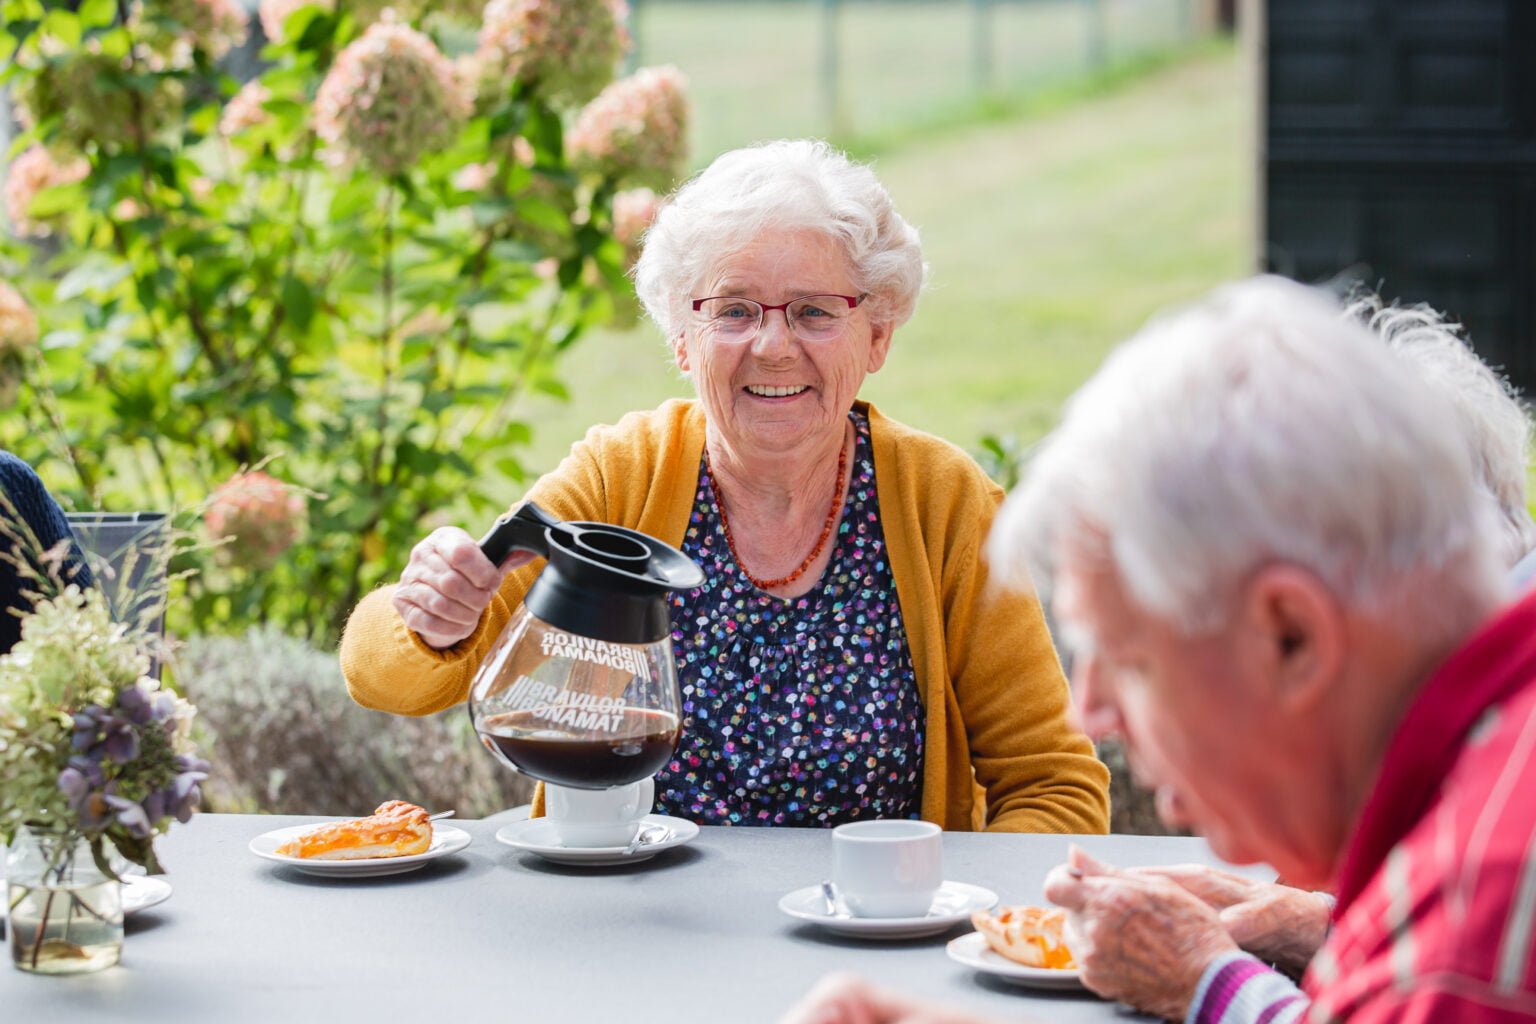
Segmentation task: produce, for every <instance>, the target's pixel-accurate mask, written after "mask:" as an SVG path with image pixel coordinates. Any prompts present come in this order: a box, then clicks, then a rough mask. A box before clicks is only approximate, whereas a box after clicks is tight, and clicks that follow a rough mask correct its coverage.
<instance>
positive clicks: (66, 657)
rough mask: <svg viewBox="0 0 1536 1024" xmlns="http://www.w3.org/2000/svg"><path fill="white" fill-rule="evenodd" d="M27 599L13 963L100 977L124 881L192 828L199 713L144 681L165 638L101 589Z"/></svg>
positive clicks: (4, 823) (1, 736)
mask: <svg viewBox="0 0 1536 1024" xmlns="http://www.w3.org/2000/svg"><path fill="white" fill-rule="evenodd" d="M4 525H9V524H4ZM4 568H6V567H4V566H0V569H4ZM39 582H44V581H39ZM31 596H33V597H34V598H35V600H34V601H33V604H32V608H31V610H30V611H27V612H26V613H25V614H24V615H23V616H22V625H21V640H20V641H19V642H18V643H17V644H16V645H15V647H13V648H12V649H11V650H10V651H9V652H8V653H6V654H3V655H0V840H3V841H4V842H5V843H7V844H8V845H9V847H10V852H9V856H8V857H7V862H6V884H7V906H8V909H9V914H10V922H9V925H8V928H7V931H8V932H9V935H10V944H11V953H12V961H13V963H15V965H16V966H18V967H21V968H23V969H25V970H31V971H39V972H46V973H73V972H77V971H84V970H95V969H99V968H101V967H105V966H108V965H110V964H112V963H116V962H117V960H118V957H119V956H120V954H121V948H122V902H121V900H122V889H121V876H120V873H119V871H120V868H121V867H122V866H123V865H124V862H125V861H126V862H131V863H134V864H138V865H141V866H143V867H144V868H145V869H146V870H147V871H149V872H151V873H158V872H159V871H160V865H159V862H158V861H157V860H156V858H155V848H154V840H155V837H156V836H157V835H159V834H160V833H161V832H163V831H164V830H165V829H166V828H167V827H168V826H169V824H170V822H171V820H172V819H173V818H174V819H176V820H178V821H183V822H185V821H187V820H188V819H189V818H190V817H191V816H192V813H193V811H194V810H195V809H196V808H197V805H198V801H199V798H200V792H199V783H200V782H201V781H202V780H203V779H204V778H206V777H207V770H208V765H207V763H206V762H204V761H202V760H201V759H199V758H198V757H196V756H195V755H194V754H193V752H192V749H191V745H190V728H191V719H192V714H193V709H192V706H191V705H190V704H188V703H187V702H186V701H184V700H182V699H180V698H179V697H177V696H176V695H175V694H173V693H171V692H170V691H169V690H164V689H161V688H160V684H159V683H158V682H157V681H156V680H155V679H153V678H152V677H150V676H149V675H148V672H149V669H150V665H151V658H152V655H153V654H154V653H155V648H156V646H157V644H158V637H156V636H154V635H153V634H152V633H150V632H149V631H147V630H145V629H144V628H142V627H139V626H135V625H133V624H131V623H126V622H122V621H119V620H118V618H116V617H114V615H113V613H112V609H111V608H109V606H108V603H107V599H106V598H105V597H104V596H103V594H102V593H101V592H100V591H99V590H97V589H95V588H94V587H89V586H87V587H82V586H80V585H79V584H78V583H69V584H67V585H64V586H62V587H58V588H57V592H56V594H55V596H53V597H50V598H44V597H43V596H42V595H41V594H33V595H31ZM3 614H12V613H11V612H10V611H9V610H7V611H5V612H3Z"/></svg>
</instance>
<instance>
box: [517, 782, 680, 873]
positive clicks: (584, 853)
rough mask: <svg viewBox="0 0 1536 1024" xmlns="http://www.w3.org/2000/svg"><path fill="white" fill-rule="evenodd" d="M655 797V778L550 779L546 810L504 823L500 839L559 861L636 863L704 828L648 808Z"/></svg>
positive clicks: (571, 862) (601, 863)
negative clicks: (592, 784) (580, 782)
mask: <svg viewBox="0 0 1536 1024" xmlns="http://www.w3.org/2000/svg"><path fill="white" fill-rule="evenodd" d="M655 799H656V784H655V782H654V780H652V779H642V780H640V781H639V782H634V783H631V784H629V785H628V786H616V787H614V788H612V789H570V788H567V787H565V786H551V785H546V786H545V787H544V804H545V812H546V813H545V816H544V817H542V818H527V819H525V820H523V821H515V822H512V823H511V824H509V825H503V826H502V827H501V828H499V829H497V830H496V839H497V841H498V842H502V843H505V844H506V845H508V846H510V847H512V848H513V849H515V850H522V851H525V852H527V853H534V854H537V855H539V856H540V857H543V858H544V859H545V860H548V861H553V862H555V863H557V864H575V865H588V866H592V867H605V866H613V865H617V864H636V863H639V862H640V861H644V860H649V859H650V858H651V857H654V856H656V854H658V853H660V852H662V851H663V850H670V849H673V848H674V847H678V846H682V845H683V844H684V843H688V842H690V841H692V840H693V839H694V838H695V837H697V836H698V834H699V826H697V825H695V824H694V823H693V822H691V821H688V820H686V819H683V818H674V817H671V816H670V815H666V814H648V813H646V812H647V811H648V810H649V808H650V807H651V806H652V804H653V803H654V802H655Z"/></svg>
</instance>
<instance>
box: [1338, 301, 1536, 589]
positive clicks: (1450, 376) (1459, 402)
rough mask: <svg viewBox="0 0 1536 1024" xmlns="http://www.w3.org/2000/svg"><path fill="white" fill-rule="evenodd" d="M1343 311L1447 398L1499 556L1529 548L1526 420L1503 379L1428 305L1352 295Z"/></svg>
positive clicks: (1511, 558)
mask: <svg viewBox="0 0 1536 1024" xmlns="http://www.w3.org/2000/svg"><path fill="white" fill-rule="evenodd" d="M1348 312H1349V313H1350V315H1352V316H1355V317H1357V318H1359V319H1360V320H1361V321H1362V322H1363V323H1365V324H1367V325H1368V326H1369V327H1370V328H1371V330H1372V331H1374V332H1375V333H1376V334H1377V336H1378V337H1380V338H1381V339H1382V340H1383V341H1385V342H1386V343H1387V345H1388V346H1390V347H1391V348H1392V349H1393V350H1394V351H1395V352H1397V353H1398V354H1399V355H1401V356H1402V357H1404V358H1405V359H1407V360H1408V362H1409V363H1410V364H1411V365H1413V366H1414V367H1416V368H1417V370H1418V372H1419V374H1420V376H1422V377H1423V378H1424V380H1425V381H1426V382H1427V383H1428V384H1429V385H1430V387H1432V388H1435V389H1436V390H1437V391H1439V392H1441V393H1442V394H1443V395H1444V396H1445V398H1446V399H1447V400H1448V401H1449V402H1450V403H1451V407H1452V409H1454V410H1455V413H1456V418H1457V420H1458V421H1460V424H1461V433H1462V436H1463V438H1464V439H1465V440H1466V443H1467V450H1468V451H1469V452H1470V454H1471V456H1472V468H1473V469H1474V470H1475V471H1476V473H1477V483H1478V488H1479V489H1480V490H1481V491H1482V492H1483V494H1484V496H1485V497H1486V498H1487V499H1488V500H1489V501H1491V502H1493V504H1494V507H1495V508H1496V509H1497V510H1498V513H1499V526H1500V537H1501V539H1502V544H1501V546H1500V554H1501V556H1502V558H1503V561H1504V564H1505V565H1514V564H1515V563H1516V562H1518V561H1519V560H1520V559H1521V558H1522V557H1524V556H1525V554H1526V552H1528V551H1530V550H1531V549H1532V548H1536V522H1532V520H1531V509H1530V505H1529V504H1528V503H1527V501H1526V483H1527V477H1526V473H1527V467H1528V466H1529V465H1530V457H1531V420H1530V415H1529V413H1528V411H1527V409H1526V407H1525V405H1524V404H1523V403H1522V402H1521V401H1520V398H1519V396H1518V395H1517V393H1516V392H1515V389H1514V387H1513V386H1512V385H1511V384H1510V383H1509V380H1508V379H1507V378H1505V377H1504V376H1502V375H1501V374H1499V373H1496V372H1495V371H1494V370H1493V368H1492V367H1490V366H1489V365H1488V364H1487V363H1485V362H1483V361H1482V360H1481V359H1479V358H1478V357H1477V353H1475V352H1473V351H1472V349H1471V348H1470V347H1468V345H1467V343H1466V342H1465V341H1463V340H1462V338H1461V336H1460V334H1459V333H1458V331H1459V327H1458V325H1456V324H1452V323H1449V322H1447V321H1446V320H1445V318H1444V317H1442V316H1441V315H1440V314H1439V313H1437V312H1435V311H1434V310H1433V309H1431V308H1430V307H1428V306H1413V307H1409V308H1399V307H1396V306H1383V305H1382V303H1381V300H1380V299H1379V298H1377V297H1375V296H1365V295H1362V296H1359V297H1357V298H1356V299H1355V300H1354V301H1353V302H1351V303H1350V306H1349V310H1348Z"/></svg>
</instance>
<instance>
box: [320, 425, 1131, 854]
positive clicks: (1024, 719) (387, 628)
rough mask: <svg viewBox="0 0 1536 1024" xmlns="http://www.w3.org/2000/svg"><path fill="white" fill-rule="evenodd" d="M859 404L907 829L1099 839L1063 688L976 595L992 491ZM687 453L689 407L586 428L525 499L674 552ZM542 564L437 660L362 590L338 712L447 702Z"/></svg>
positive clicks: (695, 459) (1008, 601)
mask: <svg viewBox="0 0 1536 1024" xmlns="http://www.w3.org/2000/svg"><path fill="white" fill-rule="evenodd" d="M860 408H861V409H863V410H864V411H866V412H867V414H868V416H869V423H870V439H871V443H872V446H873V450H874V459H875V485H876V489H877V497H878V500H879V507H880V521H881V527H882V529H883V530H884V532H885V541H886V548H887V550H888V551H889V552H890V557H891V569H892V573H893V575H894V576H895V579H896V593H897V599H898V600H899V601H900V602H901V614H902V617H903V619H904V620H905V623H906V630H907V643H908V645H909V646H910V648H911V652H912V666H913V668H914V670H915V672H916V676H917V684H918V688H919V690H920V691H921V694H922V700H923V708H924V743H925V746H926V750H925V753H924V758H923V762H924V763H923V797H922V815H923V817H924V818H925V819H927V820H929V821H933V822H936V823H938V824H939V825H941V826H943V827H944V828H946V829H950V830H960V831H965V830H969V829H970V828H971V827H972V825H973V821H976V822H979V821H980V820H981V818H982V816H983V813H984V815H985V821H986V827H987V828H988V829H989V830H997V831H1010V832H1084V833H1088V832H1099V833H1102V832H1105V831H1106V830H1107V829H1108V825H1109V772H1108V770H1107V769H1106V768H1105V767H1104V765H1103V764H1102V763H1101V762H1100V761H1099V760H1098V759H1097V758H1096V757H1095V756H1094V753H1093V747H1092V745H1091V744H1090V743H1089V742H1088V739H1087V738H1086V737H1085V736H1083V734H1082V733H1081V732H1079V731H1077V730H1076V729H1075V728H1074V727H1073V726H1072V724H1071V722H1070V720H1069V718H1068V706H1069V696H1068V691H1067V684H1066V680H1065V679H1064V678H1063V676H1062V673H1061V666H1060V663H1059V662H1058V661H1057V658H1056V652H1055V649H1054V648H1053V647H1052V646H1051V641H1050V637H1049V635H1048V633H1047V631H1046V627H1045V621H1044V618H1043V616H1042V615H1041V612H1040V606H1039V604H1038V603H1037V602H1036V601H1035V600H1033V599H1032V598H1028V597H1025V596H1022V595H1019V594H1014V593H1008V592H1005V591H1003V590H1002V588H1000V587H998V586H995V585H992V584H989V582H988V577H987V571H986V567H985V564H984V563H983V560H982V554H981V544H982V540H983V538H984V537H985V536H986V533H987V530H988V529H989V528H990V526H991V525H992V519H993V516H994V515H995V513H996V511H997V506H998V503H999V502H1000V501H1001V499H1002V490H1001V489H1000V488H999V487H998V486H997V485H996V484H995V483H993V482H992V481H991V480H989V479H988V478H987V476H986V474H985V473H983V472H982V470H981V467H980V466H978V465H977V464H976V462H975V460H973V459H972V458H971V457H970V456H969V455H967V454H965V452H963V451H961V450H960V449H959V448H957V447H955V446H954V445H951V444H949V443H948V442H946V441H942V440H940V439H939V438H936V437H933V436H932V435H929V434H924V433H922V432H920V431H916V430H913V429H911V428H910V427H906V426H903V425H901V424H899V423H896V422H895V421H893V420H890V419H887V418H886V417H885V416H883V415H881V414H880V413H879V412H878V411H877V410H876V409H874V408H873V407H872V406H868V405H865V404H863V403H860ZM703 448H704V415H703V411H702V410H701V409H700V407H699V405H698V403H697V402H694V401H684V400H673V401H669V402H666V403H665V404H663V405H662V406H661V407H660V408H658V409H655V410H653V411H650V412H638V413H630V414H629V415H627V416H625V417H624V418H623V419H622V420H620V421H619V423H618V424H617V425H616V426H600V427H594V428H593V429H592V430H591V431H590V432H588V434H587V436H586V438H585V440H583V441H582V442H580V443H579V444H577V445H575V446H574V447H573V448H572V449H571V454H570V455H568V456H567V457H566V458H565V460H564V461H563V462H562V463H561V464H560V466H559V467H558V468H557V469H556V470H555V471H554V472H553V473H550V474H548V475H546V476H544V477H543V478H541V479H540V480H539V481H538V482H537V483H536V484H534V486H533V488H532V489H531V490H530V491H529V492H528V497H529V498H532V499H533V500H534V501H536V502H538V503H539V504H540V505H541V506H543V507H544V508H545V509H546V510H548V511H549V512H550V513H551V514H553V515H555V516H557V517H558V518H561V519H585V520H592V521H596V522H604V523H613V524H616V525H620V526H628V527H631V528H634V529H637V530H640V531H642V532H644V533H647V534H650V535H651V536H653V537H657V538H659V539H661V540H664V541H666V542H667V543H669V544H673V545H680V544H681V543H682V540H683V535H684V532H685V531H686V529H687V526H688V518H689V515H690V513H691V512H692V508H693V499H694V494H695V491H696V489H697V485H698V474H699V460H700V457H701V454H702V452H703ZM542 567H543V563H542V562H535V563H534V564H533V565H530V566H527V567H525V568H523V569H519V570H517V571H516V572H513V573H509V574H508V575H507V578H506V579H505V580H504V581H503V582H502V586H501V591H500V593H499V594H498V595H497V596H496V597H495V598H494V599H493V600H492V601H491V605H490V607H489V608H488V609H487V610H486V612H485V614H484V615H482V616H481V619H480V623H479V625H478V626H477V627H476V628H475V631H474V633H472V634H471V635H470V636H468V637H466V638H465V639H464V640H463V641H461V642H460V643H459V644H458V645H456V646H455V647H452V648H450V649H448V650H446V651H435V650H433V649H432V648H430V647H428V646H426V644H424V643H422V641H421V639H420V638H419V637H417V636H416V634H415V633H413V632H411V631H410V630H408V629H406V628H405V625H404V623H402V622H401V620H400V616H399V615H398V614H397V613H396V612H395V610H394V606H393V605H392V604H391V602H390V596H391V592H392V591H393V589H394V588H393V587H392V586H390V587H384V588H381V589H379V590H376V591H374V592H373V593H371V594H369V595H368V596H367V597H365V598H364V599H363V600H362V601H361V602H360V603H359V604H358V606H357V609H356V610H355V611H354V612H353V613H352V617H351V619H350V621H348V623H347V629H346V633H345V635H344V636H343V637H342V641H341V668H342V673H343V674H344V675H345V676H346V680H347V688H348V690H349V691H350V692H351V694H352V697H353V699H355V700H356V701H357V702H358V703H359V704H362V705H364V706H366V707H370V708H376V709H379V710H383V711H389V712H393V713H396V714H408V715H424V714H431V713H432V712H435V711H439V710H441V709H443V708H446V707H450V706H452V705H454V704H457V703H459V702H461V701H463V700H464V699H465V698H466V697H467V696H468V693H469V686H470V682H471V680H472V678H473V676H474V673H475V670H476V668H477V667H478V666H479V664H480V662H481V660H482V659H483V658H484V656H485V654H486V652H487V650H488V649H489V648H490V645H491V643H492V642H493V641H494V640H495V639H496V637H497V635H498V634H499V633H500V632H501V629H502V627H503V626H504V625H505V624H506V622H507V619H508V618H509V617H510V615H511V612H512V610H513V609H514V608H516V607H517V605H518V604H519V602H521V600H522V598H523V595H524V594H525V593H527V591H528V588H529V587H530V586H531V585H532V584H533V580H534V578H535V577H536V576H537V575H538V572H539V570H540V569H541V568H542ZM983 793H984V801H983V799H982V798H983ZM983 808H984V812H983Z"/></svg>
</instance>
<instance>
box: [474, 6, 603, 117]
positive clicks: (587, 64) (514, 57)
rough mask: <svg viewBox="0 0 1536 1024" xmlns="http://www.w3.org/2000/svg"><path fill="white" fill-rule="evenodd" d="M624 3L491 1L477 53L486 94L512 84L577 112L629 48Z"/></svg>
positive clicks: (595, 91) (593, 94) (595, 92)
mask: <svg viewBox="0 0 1536 1024" xmlns="http://www.w3.org/2000/svg"><path fill="white" fill-rule="evenodd" d="M628 16H629V12H628V8H627V6H626V5H625V4H624V2H623V0H490V2H489V3H487V4H486V5H485V18H484V21H483V23H482V25H481V28H480V40H479V46H478V48H477V49H476V50H475V58H476V64H477V65H478V68H479V72H480V79H479V80H480V83H481V85H482V89H483V90H484V91H486V92H498V93H505V91H506V89H507V88H508V87H509V86H510V85H511V84H512V83H513V82H514V81H517V82H522V83H523V84H524V85H526V86H529V87H531V88H533V89H534V90H535V91H537V93H538V94H539V95H540V96H542V97H543V98H544V99H545V100H546V101H547V102H549V103H550V104H552V105H553V106H557V107H577V106H580V105H581V104H583V103H585V102H586V101H587V100H589V99H591V98H592V97H593V96H596V95H597V93H598V90H599V89H601V88H602V87H603V86H605V85H607V84H608V83H609V82H611V81H613V75H614V70H615V69H616V68H617V67H618V64H619V60H620V58H622V57H623V56H624V51H625V50H626V49H628V46H629V34H628V32H627V30H626V29H625V28H624V22H625V19H626V18H627V17H628Z"/></svg>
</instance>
